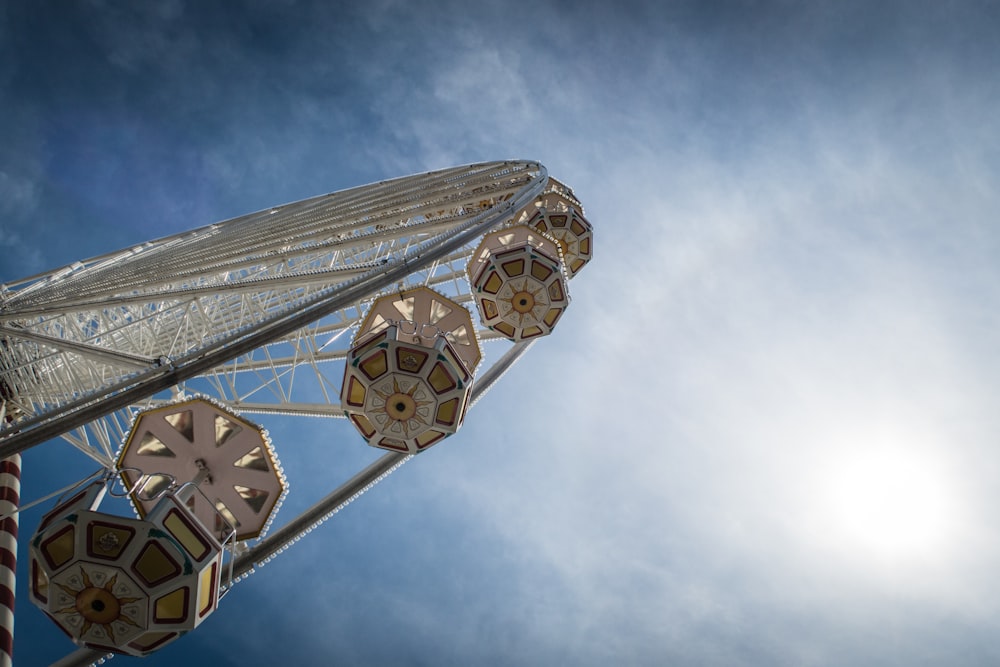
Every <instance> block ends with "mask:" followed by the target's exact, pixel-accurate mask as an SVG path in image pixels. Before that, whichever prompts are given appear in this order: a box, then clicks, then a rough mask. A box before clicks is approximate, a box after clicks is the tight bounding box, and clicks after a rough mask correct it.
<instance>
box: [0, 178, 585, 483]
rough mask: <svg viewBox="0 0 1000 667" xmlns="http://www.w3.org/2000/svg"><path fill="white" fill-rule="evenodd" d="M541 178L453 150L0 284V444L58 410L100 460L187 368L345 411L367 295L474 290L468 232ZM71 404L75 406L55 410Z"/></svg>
mask: <svg viewBox="0 0 1000 667" xmlns="http://www.w3.org/2000/svg"><path fill="white" fill-rule="evenodd" d="M547 182H548V179H547V173H546V171H545V169H544V167H542V166H541V165H540V164H538V163H534V162H491V163H482V164H476V165H469V166H465V167H456V168H453V169H447V170H442V171H438V172H431V173H427V174H420V175H416V176H409V177H405V178H400V179H394V180H390V181H383V182H380V183H377V184H374V185H369V186H364V187H360V188H354V189H351V190H345V191H342V192H337V193H333V194H329V195H324V196H321V197H315V198H312V199H308V200H304V201H300V202H296V203H293V204H288V205H285V206H279V207H275V208H271V209H267V210H265V211H260V212H257V213H253V214H250V215H246V216H242V217H239V218H235V219H232V220H228V221H225V222H221V223H216V224H213V225H209V226H206V227H202V228H200V229H196V230H194V231H191V232H186V233H182V234H176V235H173V236H169V237H166V238H163V239H159V240H156V241H151V242H148V243H144V244H141V245H138V246H135V247H133V248H128V249H125V250H122V251H119V252H115V253H110V254H107V255H103V256H100V257H96V258H93V259H90V260H86V261H83V262H78V263H75V264H73V265H71V266H69V267H66V268H64V269H62V270H60V271H56V272H54V273H51V274H45V275H38V276H33V277H31V278H28V279H25V280H21V281H18V282H16V283H10V284H7V285H4V286H2V287H0V394H2V396H0V397H2V399H3V401H4V403H5V406H6V410H7V413H8V414H9V415H13V416H14V417H15V421H14V422H13V423H12V424H10V425H9V426H7V427H6V428H5V429H4V430H2V431H0V454H4V453H5V452H6V451H7V450H6V449H4V448H5V447H8V445H7V444H6V443H15V442H16V441H17V440H18V439H22V440H25V442H27V439H26V438H27V434H26V433H24V432H26V431H31V430H32V429H33V428H37V429H38V431H39V435H38V436H37V437H35V440H36V441H40V438H42V437H43V435H42V433H44V429H43V428H42V426H44V425H45V424H48V423H51V424H52V425H53V428H54V427H55V425H56V422H58V423H59V424H63V425H65V424H70V425H69V429H71V430H69V431H68V432H67V431H66V429H65V428H63V429H62V430H61V431H59V433H60V434H62V436H63V437H64V438H65V439H67V440H68V441H70V442H71V443H73V444H74V445H76V446H77V447H78V448H80V449H81V450H83V451H84V452H86V453H87V454H88V455H90V456H92V457H93V458H95V459H96V460H98V461H100V462H102V463H103V464H105V465H109V466H110V465H111V462H112V456H113V451H114V449H115V448H116V447H117V445H118V443H120V442H121V441H122V439H123V437H124V435H125V433H126V432H127V430H128V428H129V424H130V422H131V417H132V415H133V414H134V411H135V410H136V409H138V408H141V407H146V406H148V405H150V404H151V403H153V402H155V399H153V398H151V397H152V396H153V395H154V394H155V393H156V392H157V391H160V392H162V391H163V390H164V389H165V388H167V387H171V386H174V385H177V384H178V383H181V390H183V388H184V384H183V383H184V382H185V381H186V380H187V381H190V382H191V383H192V385H196V390H197V391H199V392H201V393H208V394H210V395H213V396H214V397H215V398H217V399H218V400H220V401H222V402H224V403H226V404H228V405H230V406H232V407H233V408H234V409H236V410H238V411H242V412H251V413H254V412H256V413H265V412H276V413H283V414H297V415H312V416H328V417H340V416H342V412H341V409H340V406H339V394H340V382H341V373H342V364H338V363H336V362H342V360H343V358H344V356H345V353H346V350H347V348H348V347H349V345H350V333H349V331H350V329H351V328H352V327H354V326H355V325H356V324H357V323H358V321H359V319H360V317H361V315H362V311H363V309H364V306H365V304H366V303H367V302H369V301H371V300H373V299H374V298H376V297H377V296H378V295H380V294H384V293H388V292H394V291H401V290H403V289H406V288H410V287H414V286H417V285H425V286H429V287H431V288H433V289H435V290H437V291H439V292H441V293H443V294H445V295H447V296H449V298H451V299H453V300H456V301H459V302H461V303H466V304H468V303H471V300H472V299H471V294H470V289H469V285H468V282H467V280H466V278H465V266H466V263H467V260H468V258H469V255H470V254H471V252H472V250H473V249H474V248H475V246H476V244H477V242H478V239H479V238H480V237H481V236H482V235H483V234H485V233H486V232H488V231H489V229H491V228H493V227H496V226H497V225H499V224H503V223H504V222H505V221H507V220H509V219H511V218H512V217H513V216H514V215H515V213H516V212H517V211H518V210H519V209H520V208H522V207H523V206H525V205H526V204H529V203H530V202H531V201H532V200H533V199H534V198H536V197H538V196H539V195H540V194H541V193H542V192H543V189H544V188H545V186H546V183H547ZM549 187H551V188H560V189H561V190H562V189H563V188H564V186H562V185H561V184H558V183H556V182H555V181H552V185H550V186H549ZM563 193H564V194H568V195H569V196H570V197H572V193H571V192H569V193H567V192H565V191H563ZM313 313H315V314H316V316H315V317H312V314H313ZM479 335H480V337H481V340H482V339H490V338H493V335H492V333H488V332H486V331H480V332H479ZM144 383H145V384H144ZM147 385H148V390H146V389H142V387H145V386H147ZM161 395H162V394H161ZM113 397H117V398H118V399H121V400H118V404H117V405H115V404H114V400H113ZM125 399H129V400H127V401H126V400H125ZM160 400H163V399H162V398H161V399H160ZM102 404H106V405H108V406H110V407H109V409H106V410H103V409H100V407H99V406H100V405H102ZM74 411H75V412H76V413H79V414H80V417H79V419H76V421H75V422H70V421H67V420H68V419H70V417H71V416H72V413H74ZM32 444H34V443H32ZM17 446H19V445H16V444H11V445H10V446H9V448H11V449H13V448H14V447H17ZM24 446H30V444H28V445H24ZM24 446H20V448H22V449H23V448H24ZM16 451H20V449H17V450H16Z"/></svg>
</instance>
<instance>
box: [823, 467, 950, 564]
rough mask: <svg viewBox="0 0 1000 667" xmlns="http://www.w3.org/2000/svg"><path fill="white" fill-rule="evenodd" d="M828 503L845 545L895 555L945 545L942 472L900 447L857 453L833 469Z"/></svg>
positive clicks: (917, 554)
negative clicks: (901, 449)
mask: <svg viewBox="0 0 1000 667" xmlns="http://www.w3.org/2000/svg"><path fill="white" fill-rule="evenodd" d="M831 479H832V485H831V498H830V500H831V509H832V511H833V514H834V517H835V521H836V522H837V523H838V524H839V528H840V530H839V531H838V533H839V534H840V535H841V536H842V537H843V538H844V539H846V541H847V543H846V544H845V546H847V547H849V548H851V549H859V550H862V551H863V552H865V553H866V554H867V555H872V556H879V557H884V558H892V559H893V560H897V561H898V560H903V559H922V558H927V557H933V556H935V555H936V554H938V553H940V551H941V550H942V549H943V548H944V546H945V544H946V543H947V534H948V529H949V523H950V519H951V518H952V517H951V516H950V515H951V510H950V504H951V503H950V497H949V493H948V489H947V484H946V479H945V475H944V472H943V471H942V470H940V469H939V468H938V467H936V466H935V464H934V463H933V462H932V461H928V460H927V459H924V458H921V457H920V456H919V455H915V454H912V453H904V452H890V451H884V450H883V451H877V452H871V453H865V454H860V455H858V456H857V457H855V458H853V459H851V460H849V461H846V462H845V463H844V464H843V466H842V467H840V468H839V469H838V470H835V471H834V474H833V476H832V478H831Z"/></svg>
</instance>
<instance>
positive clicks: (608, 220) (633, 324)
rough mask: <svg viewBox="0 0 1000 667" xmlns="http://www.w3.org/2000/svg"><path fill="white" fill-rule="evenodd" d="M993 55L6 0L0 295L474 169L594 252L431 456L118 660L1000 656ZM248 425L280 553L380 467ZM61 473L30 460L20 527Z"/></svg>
mask: <svg viewBox="0 0 1000 667" xmlns="http://www.w3.org/2000/svg"><path fill="white" fill-rule="evenodd" d="M351 5H353V7H352V6H351ZM998 34H1000V5H997V4H996V3H993V2H972V1H970V2H954V3H942V2H900V3H871V2H844V1H838V2H827V3H823V2H812V3H793V2H749V1H748V2H687V3H683V2H648V3H638V2H621V1H619V2H615V3H611V2H606V3H604V2H490V3H478V2H458V1H456V2H453V3H447V2H396V1H392V0H381V1H369V2H358V3H336V2H331V3H327V2H315V3H310V2H294V1H291V0H287V1H284V2H271V3H266V4H265V3H235V2H188V3H185V2H156V3H132V2H100V1H90V2H31V3H3V4H0V281H3V280H11V279H15V278H19V277H22V276H26V275H29V274H32V273H36V272H39V271H43V270H47V269H50V268H56V267H59V266H63V265H65V264H68V263H70V262H72V261H74V260H76V259H80V258H84V257H89V256H92V255H96V254H99V253H103V252H105V251H109V250H112V249H116V248H119V247H124V246H127V245H129V244H132V243H136V242H139V241H143V240H147V239H150V238H154V237H159V236H163V235H165V234H169V233H173V232H178V231H182V230H185V229H189V228H192V227H196V226H200V225H203V224H207V223H210V222H214V221H217V220H222V219H226V218H230V217H233V216H236V215H239V214H242V213H246V212H249V211H254V210H258V209H261V208H265V207H267V206H271V205H274V204H277V203H282V202H287V201H293V200H297V199H301V198H304V197H307V196H312V195H316V194H321V193H324V192H331V191H334V190H338V189H343V188H347V187H351V186H355V185H361V184H364V183H368V182H372V181H376V180H380V179H385V178H391V177H394V176H401V175H405V174H410V173H414V172H420V171H425V170H429V169H436V168H442V167H447V166H452V165H455V164H463V163H468V162H475V161H482V160H493V159H503V158H526V159H537V160H539V161H541V162H542V163H543V164H545V165H546V166H547V167H548V169H549V172H550V174H552V175H554V176H555V177H556V178H558V179H560V180H562V181H563V182H565V183H567V184H569V185H570V186H571V187H573V188H574V190H575V192H576V194H577V195H578V196H579V197H580V199H581V200H582V201H583V203H584V205H585V206H586V210H587V215H588V218H589V219H590V220H591V222H592V223H593V224H594V227H595V244H596V248H595V259H594V261H593V263H592V264H591V265H590V266H589V267H588V268H587V269H586V270H585V271H584V272H582V273H581V274H580V276H579V277H578V278H577V279H575V280H574V281H573V284H572V292H573V303H572V305H571V306H570V308H569V310H568V311H567V313H566V315H565V317H563V319H562V320H561V321H560V325H559V327H558V328H557V329H556V331H555V333H554V334H553V336H552V337H550V338H549V339H546V340H543V341H541V342H539V343H538V344H537V345H536V346H535V347H534V348H533V349H532V350H531V352H530V353H529V355H528V356H527V357H526V358H525V359H524V361H522V362H521V363H520V364H519V365H518V366H517V367H516V368H515V369H514V370H513V371H511V372H510V373H508V375H507V376H505V377H504V379H503V381H502V382H501V383H500V384H499V385H498V386H497V388H496V389H495V390H493V391H492V392H491V393H490V394H489V396H488V397H487V398H486V399H485V400H483V401H482V402H481V403H479V404H478V405H477V406H476V407H475V409H473V410H472V411H471V412H470V413H469V416H468V418H467V420H466V424H465V426H464V427H463V429H462V431H461V432H460V433H459V434H458V435H456V436H454V437H453V438H451V439H449V440H447V441H445V442H444V443H442V444H440V445H438V446H436V447H434V448H433V449H432V450H431V451H429V452H428V453H426V454H425V455H421V456H420V457H418V458H417V459H416V460H414V461H412V462H410V463H408V464H407V465H406V466H404V467H403V468H402V469H400V471H398V472H397V473H395V474H394V475H393V476H392V477H390V478H389V479H388V480H387V481H386V482H385V483H383V484H382V485H380V486H379V487H378V488H377V489H376V490H375V491H374V492H372V493H370V494H368V495H366V496H364V497H363V498H362V499H360V500H359V501H358V502H356V503H355V504H352V505H351V506H350V507H349V508H348V509H347V510H346V511H345V512H342V513H341V514H339V515H338V516H337V517H336V518H335V519H334V520H333V521H330V522H328V523H327V524H325V525H324V526H323V527H322V529H321V530H319V531H314V532H313V533H312V534H311V535H310V536H309V537H308V539H305V540H303V541H302V542H300V543H299V544H298V545H297V546H296V547H295V548H293V549H291V550H290V551H288V552H287V553H286V554H284V555H282V556H280V557H279V558H277V559H276V560H274V561H273V562H272V563H271V564H269V565H268V566H267V567H266V568H263V569H262V570H261V571H259V572H258V574H256V575H254V576H253V577H251V578H250V579H249V580H248V581H247V582H245V583H241V584H240V585H238V586H237V587H236V589H235V590H234V591H233V592H232V594H231V595H229V596H228V597H226V598H225V599H224V600H223V601H222V603H221V605H220V608H219V611H218V612H216V613H215V614H214V615H213V616H212V617H210V618H209V619H208V621H207V622H206V623H205V624H203V625H202V626H201V628H199V629H198V630H197V631H195V632H193V633H191V634H190V635H188V636H187V637H185V638H183V639H181V640H180V641H178V642H176V643H174V644H172V645H170V646H168V647H167V648H165V649H164V650H163V651H162V652H160V653H158V654H156V655H155V656H153V657H151V658H148V659H146V660H145V661H144V662H143V663H142V664H148V665H177V664H206V663H207V662H208V661H209V660H211V661H212V664H215V665H248V664H256V665H265V664H303V665H304V664H336V665H477V664H483V665H595V666H597V665H601V666H603V665H608V664H627V665H664V664H672V665H705V666H727V665H756V666H761V667H763V666H773V665H789V666H792V665H795V666H799V665H816V666H826V665H845V666H846V665H852V666H853V665H901V666H904V665H905V666H911V665H944V664H947V665H995V664H997V663H998V662H1000V644H998V640H997V637H998V636H1000V634H998V633H1000V578H998V577H997V575H996V573H997V571H998V568H1000V518H998V516H997V512H996V509H995V508H996V505H997V500H998V493H1000V492H998V488H1000V436H998V434H1000V410H998V409H997V404H998V400H1000V390H998V388H1000V382H998V380H997V378H998V376H1000V346H998V345H997V337H996V332H997V330H998V329H1000V262H998V258H1000V195H998V191H997V182H998V180H1000V115H998V113H997V109H998V108H1000V77H998V76H997V72H998V71H1000V46H998V41H997V35H998ZM268 426H269V427H270V429H271V433H272V436H273V439H274V442H275V447H276V449H277V451H278V454H279V456H280V457H281V459H282V462H283V464H284V466H285V469H286V471H287V472H288V475H289V479H290V481H291V491H290V495H289V499H288V502H286V505H285V508H284V509H283V514H282V515H279V517H278V522H279V523H280V521H281V519H282V518H283V516H284V515H285V514H287V516H286V517H285V518H287V517H290V516H292V513H293V512H294V510H295V509H296V508H301V507H304V506H306V505H308V504H310V503H311V502H312V501H313V500H315V499H316V498H317V497H319V496H320V495H322V494H323V493H325V492H326V491H327V490H328V489H329V488H330V487H332V486H333V485H335V484H336V483H337V482H338V481H340V480H343V479H345V478H346V477H348V476H349V475H350V474H351V473H352V472H353V471H354V470H355V469H356V468H357V467H358V466H359V465H360V464H361V462H363V461H365V460H371V459H372V458H373V457H374V456H376V455H377V454H376V453H375V452H374V450H369V449H368V448H367V447H366V446H365V445H364V444H363V442H362V441H361V439H360V437H359V436H358V435H357V433H356V432H354V431H353V430H351V429H350V428H349V427H348V425H347V424H346V423H344V422H343V421H320V420H308V421H305V422H302V421H288V422H280V421H279V422H276V423H273V424H272V423H269V424H268ZM92 467H93V466H92V465H91V464H90V463H89V461H88V460H87V459H85V458H84V457H83V456H81V455H79V454H78V453H76V452H75V451H74V450H72V449H70V448H69V447H68V446H66V445H63V444H59V443H53V444H50V445H48V446H44V447H40V448H37V449H36V450H32V451H31V452H29V453H28V454H27V455H26V456H25V460H24V473H23V482H24V487H23V489H22V497H23V498H24V499H25V500H31V499H33V498H36V497H38V496H40V495H42V494H44V493H47V492H49V491H52V490H54V489H55V488H57V487H58V486H59V485H60V484H63V483H65V482H66V481H68V480H70V479H74V478H76V477H78V476H81V475H82V474H83V473H85V472H89V471H90V469H91V468H92ZM37 517H38V513H37V512H36V513H26V516H25V517H23V518H22V529H21V530H22V534H23V535H24V536H25V539H23V540H22V545H21V546H22V547H24V546H25V545H26V542H27V536H28V535H30V534H31V533H32V532H33V530H34V527H35V525H36V523H37ZM20 561H21V562H22V563H26V562H27V558H26V556H25V554H24V553H23V552H22V553H21V555H20ZM21 575H22V576H21V581H20V584H21V586H22V588H21V589H20V590H19V591H18V595H19V601H18V606H17V624H16V628H15V656H16V658H17V664H19V665H29V666H30V665H39V664H48V662H50V661H52V660H54V659H56V658H58V657H61V656H62V655H64V654H65V653H67V652H69V651H71V650H72V649H73V646H72V644H71V643H70V642H69V640H68V639H66V638H65V637H64V636H63V635H62V634H61V633H60V632H59V631H58V630H57V629H56V627H55V626H54V625H52V624H51V623H50V622H49V621H48V620H47V619H45V618H44V617H43V615H42V614H41V613H40V612H39V611H38V610H36V609H35V608H34V607H32V606H31V605H30V603H29V602H28V599H27V595H26V594H25V593H24V590H23V585H24V571H23V570H22V572H21ZM129 660H131V659H129V658H116V659H115V663H114V664H117V663H118V662H122V663H123V664H124V663H127V662H128V661H129ZM279 661H280V663H279Z"/></svg>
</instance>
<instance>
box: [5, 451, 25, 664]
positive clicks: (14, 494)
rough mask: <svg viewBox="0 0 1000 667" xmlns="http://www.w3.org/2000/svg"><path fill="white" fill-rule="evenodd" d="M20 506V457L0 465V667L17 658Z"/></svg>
mask: <svg viewBox="0 0 1000 667" xmlns="http://www.w3.org/2000/svg"><path fill="white" fill-rule="evenodd" d="M20 502H21V455H20V454H14V455H13V456H11V457H9V458H6V459H4V460H3V461H0V516H3V515H6V514H10V515H11V516H8V517H7V518H6V519H4V520H3V521H0V667H11V665H12V664H13V661H14V658H13V655H14V587H15V585H16V580H15V576H14V572H15V569H16V568H15V566H16V565H17V524H18V515H17V514H16V512H17V508H18V505H19V504H20Z"/></svg>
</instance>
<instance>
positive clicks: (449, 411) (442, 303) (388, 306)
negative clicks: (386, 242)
mask: <svg viewBox="0 0 1000 667" xmlns="http://www.w3.org/2000/svg"><path fill="white" fill-rule="evenodd" d="M481 358H482V352H481V351H480V349H479V343H478V341H477V340H476V338H475V329H474V328H473V325H472V318H471V316H470V314H469V311H468V310H466V309H465V308H464V307H462V306H461V305H459V304H457V303H455V302H454V301H451V300H450V299H448V298H447V297H444V296H442V295H440V294H438V293H436V292H434V291H433V290H430V289H428V288H426V287H420V288H417V289H414V290H408V291H406V292H403V293H400V294H398V295H387V296H383V297H381V298H379V299H377V300H376V301H375V303H374V304H372V308H371V309H370V310H369V312H368V314H367V316H366V318H365V320H364V322H362V325H361V327H360V329H359V332H358V335H357V336H356V337H355V340H354V344H353V346H352V347H351V350H350V352H348V355H347V361H346V364H345V368H344V382H343V385H342V387H341V397H340V400H341V406H342V408H343V410H344V412H345V414H346V415H347V417H348V419H350V420H351V423H353V424H354V426H355V427H356V428H357V429H358V431H359V432H360V433H361V435H362V436H364V438H365V440H366V441H367V442H368V444H369V445H371V446H373V447H378V448H381V449H387V450H390V451H397V452H406V453H409V454H416V453H419V452H422V451H424V450H425V449H427V448H428V447H430V446H431V445H434V444H435V443H437V442H440V441H441V440H443V439H444V438H446V437H447V436H449V435H451V434H453V433H455V432H456V431H458V429H459V427H460V426H461V425H462V421H463V419H464V417H465V410H466V408H467V407H468V404H469V398H470V395H471V392H472V379H473V370H472V369H473V368H475V366H476V365H478V363H479V361H480V359H481Z"/></svg>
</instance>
